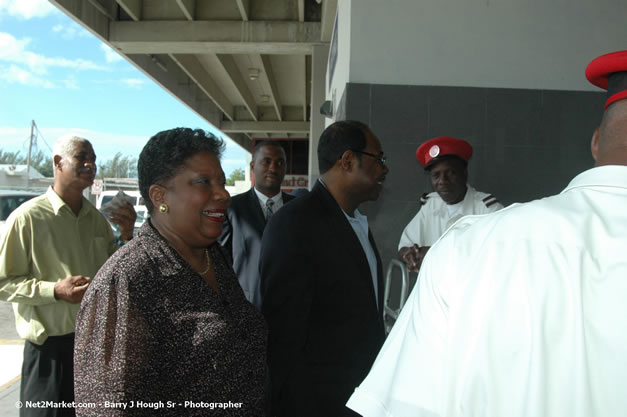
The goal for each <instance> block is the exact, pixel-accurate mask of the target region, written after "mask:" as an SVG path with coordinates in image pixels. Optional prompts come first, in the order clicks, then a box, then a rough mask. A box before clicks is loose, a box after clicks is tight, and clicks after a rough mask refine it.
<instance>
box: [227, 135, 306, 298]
mask: <svg viewBox="0 0 627 417" xmlns="http://www.w3.org/2000/svg"><path fill="white" fill-rule="evenodd" d="M285 163H286V158H285V150H284V149H283V147H282V146H281V144H280V143H279V142H278V141H263V142H258V143H257V145H256V146H255V150H254V151H253V159H252V161H251V163H250V170H251V171H252V172H253V174H254V180H255V186H254V187H253V188H251V189H250V190H249V191H247V192H245V193H243V194H239V195H236V196H235V197H233V199H232V200H231V206H230V207H229V209H228V210H227V213H226V217H227V218H226V221H225V222H224V225H223V226H222V234H221V235H220V238H219V240H218V241H219V242H220V243H221V244H222V246H224V247H225V248H226V249H227V250H228V251H229V252H230V253H231V257H232V259H233V269H234V270H235V273H236V274H237V278H238V279H239V283H240V285H241V286H242V289H243V290H244V294H245V295H246V298H247V299H248V301H250V302H251V303H253V304H254V305H255V306H257V308H261V293H260V290H259V251H260V249H261V236H262V234H263V229H264V228H265V227H266V221H267V220H266V219H267V216H268V213H269V210H268V202H270V203H269V204H270V205H271V208H270V211H271V212H272V214H273V213H275V212H276V211H277V210H278V209H280V208H281V207H282V206H283V204H285V203H287V202H288V201H290V200H292V199H293V198H294V197H293V196H291V195H289V194H286V193H282V192H281V183H282V182H283V177H285ZM272 214H271V215H272Z"/></svg>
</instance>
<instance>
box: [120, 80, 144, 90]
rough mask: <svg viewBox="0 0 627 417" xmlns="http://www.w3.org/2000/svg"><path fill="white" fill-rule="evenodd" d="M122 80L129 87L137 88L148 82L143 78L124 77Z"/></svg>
mask: <svg viewBox="0 0 627 417" xmlns="http://www.w3.org/2000/svg"><path fill="white" fill-rule="evenodd" d="M120 81H122V84H125V85H126V86H127V87H130V88H136V89H140V88H141V87H142V86H143V85H144V84H145V83H146V80H142V79H141V78H124V79H122V80H120Z"/></svg>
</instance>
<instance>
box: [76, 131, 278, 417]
mask: <svg viewBox="0 0 627 417" xmlns="http://www.w3.org/2000/svg"><path fill="white" fill-rule="evenodd" d="M222 149H223V143H222V141H221V140H219V139H217V138H215V137H214V136H213V135H211V134H208V133H205V132H204V131H202V130H191V129H183V128H179V129H172V130H168V131H164V132H160V133H157V134H156V135H155V136H153V137H152V138H151V139H150V140H149V141H148V143H147V144H146V146H145V147H144V149H143V150H142V152H141V155H140V157H139V163H138V174H139V187H140V192H141V194H142V196H143V197H144V200H145V202H146V207H147V209H148V211H149V212H150V215H151V216H150V219H149V220H148V221H147V222H146V223H145V224H144V225H143V226H142V227H141V228H140V230H139V232H138V234H137V237H135V238H134V239H133V240H131V241H130V242H129V243H128V244H127V245H125V246H124V247H122V249H120V250H119V251H118V252H117V253H116V254H115V256H113V257H112V258H111V259H110V260H109V261H108V262H107V263H106V264H105V265H104V266H103V268H102V269H101V270H100V271H99V273H98V274H97V275H96V277H95V278H94V281H93V283H92V284H91V286H90V291H88V292H87V293H86V295H85V298H84V299H83V303H82V305H81V310H80V312H79V315H78V319H77V331H76V349H75V381H76V385H75V386H76V398H77V401H80V402H85V403H96V404H98V403H100V404H105V403H106V402H109V403H125V404H130V403H131V401H136V402H137V401H142V402H145V403H159V401H163V402H164V403H165V402H172V404H174V407H175V408H176V407H177V406H178V404H181V406H183V405H184V404H186V402H189V401H200V400H202V401H206V402H215V403H218V402H219V403H224V402H229V401H231V402H234V403H235V402H237V403H241V404H240V407H238V408H234V409H232V410H229V414H230V415H242V416H250V415H263V414H264V410H265V406H266V405H265V401H266V392H265V387H266V378H267V375H266V363H265V358H266V328H265V324H264V321H263V318H262V316H261V314H260V313H259V312H258V311H257V310H256V309H255V308H254V307H253V306H252V305H251V304H250V303H248V301H246V299H245V298H244V293H243V291H242V289H241V288H240V286H239V284H238V281H237V278H236V277H235V273H234V272H233V269H232V267H231V266H230V262H229V260H228V256H227V255H226V254H225V252H224V249H223V248H222V247H221V246H220V245H219V244H217V243H216V239H217V237H218V236H219V235H220V233H221V231H222V223H223V221H224V218H225V212H226V209H227V207H228V206H229V204H230V196H229V194H228V193H227V192H226V190H225V188H224V186H225V177H224V173H223V172H222V168H221V166H220V160H219V157H220V154H221V152H222ZM168 404H169V403H168ZM107 413H110V412H109V411H108V410H107V409H106V408H102V409H78V410H77V415H86V416H92V415H93V416H102V415H107ZM116 413H117V414H116V415H125V413H126V411H123V410H120V409H117V410H116ZM120 413H121V414H120ZM129 413H130V411H129ZM188 413H189V412H188V411H181V410H179V411H176V410H175V409H174V410H172V415H182V414H188ZM201 414H202V413H201ZM199 415H200V414H199Z"/></svg>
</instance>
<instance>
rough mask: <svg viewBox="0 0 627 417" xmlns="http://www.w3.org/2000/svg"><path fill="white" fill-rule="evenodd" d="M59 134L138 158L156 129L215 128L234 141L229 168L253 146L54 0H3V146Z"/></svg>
mask: <svg viewBox="0 0 627 417" xmlns="http://www.w3.org/2000/svg"><path fill="white" fill-rule="evenodd" d="M32 120H34V121H35V124H36V126H37V128H38V131H39V134H38V135H37V141H36V149H38V150H41V151H42V152H44V153H45V154H50V153H51V148H52V146H53V145H54V142H55V141H56V139H57V138H58V137H59V136H61V135H64V134H67V133H74V134H77V135H79V136H83V137H86V138H87V139H89V140H90V141H91V142H92V144H93V146H94V150H95V151H96V155H97V157H98V163H102V162H104V161H106V160H109V159H111V158H113V156H114V155H115V154H116V153H117V152H122V154H123V155H124V156H126V155H130V156H133V157H138V156H139V153H140V152H141V150H142V148H143V146H144V144H145V143H146V141H147V140H148V139H149V138H150V137H151V136H152V135H154V134H155V133H157V132H159V131H162V130H166V129H171V128H174V127H191V128H200V129H204V130H209V131H211V132H212V133H214V134H216V135H217V136H221V137H223V138H224V139H225V142H226V145H227V147H226V151H225V153H224V155H223V156H222V167H223V170H224V172H225V174H226V175H227V177H228V175H229V174H230V173H231V172H232V171H233V170H235V169H237V168H242V169H243V168H244V167H245V165H246V164H247V162H246V161H247V158H249V156H248V155H249V154H248V152H246V151H244V150H243V149H242V148H241V147H240V146H239V145H237V144H236V143H235V142H233V141H232V140H230V139H229V138H228V137H226V136H225V135H224V134H221V133H220V132H219V131H217V130H216V129H215V128H214V127H213V126H212V125H211V124H209V123H208V122H207V121H205V120H204V119H202V118H201V117H199V116H198V115H196V114H195V113H194V112H193V111H192V110H190V109H189V108H187V107H186V106H185V105H184V104H182V103H181V102H179V101H178V100H177V99H175V98H174V97H172V96H171V95H170V94H169V93H167V92H166V91H165V90H163V89H162V88H161V87H159V86H158V85H157V84H156V83H154V82H153V81H152V80H151V79H149V78H148V77H146V76H145V75H144V74H143V73H142V72H141V71H139V70H138V69H136V68H135V67H134V66H133V65H131V64H129V63H128V62H127V61H126V60H125V59H124V58H122V57H121V56H120V55H118V54H117V53H116V52H115V51H114V50H112V49H111V48H109V47H108V46H107V45H105V44H104V43H103V42H101V41H100V40H99V39H98V38H97V37H95V36H94V35H92V34H91V33H90V32H88V31H87V30H85V29H84V28H83V27H82V26H80V25H79V24H78V23H76V22H74V21H73V20H72V19H70V18H69V17H68V16H66V15H65V14H64V13H63V12H61V11H60V10H59V9H57V8H55V7H54V6H52V5H51V4H49V3H48V2H47V1H46V0H0V150H2V151H10V152H15V151H20V152H21V154H22V155H24V156H25V155H26V154H27V153H28V144H29V137H30V131H31V121H32Z"/></svg>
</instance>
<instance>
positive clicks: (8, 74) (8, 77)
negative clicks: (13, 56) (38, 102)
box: [0, 65, 55, 88]
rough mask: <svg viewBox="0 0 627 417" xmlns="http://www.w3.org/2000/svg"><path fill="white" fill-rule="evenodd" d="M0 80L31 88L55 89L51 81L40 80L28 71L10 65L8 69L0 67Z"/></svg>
mask: <svg viewBox="0 0 627 417" xmlns="http://www.w3.org/2000/svg"><path fill="white" fill-rule="evenodd" d="M0 80H2V81H5V82H8V83H9V84H22V85H28V86H32V87H43V88H54V87H55V84H54V83H53V82H52V81H49V80H46V79H44V78H41V77H39V76H37V75H35V74H33V73H31V72H29V71H26V70H24V69H22V68H19V67H17V66H16V65H10V66H8V67H4V66H2V65H0Z"/></svg>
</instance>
